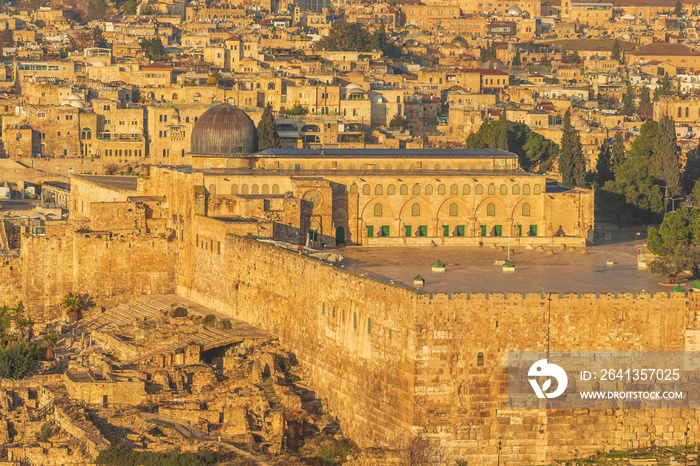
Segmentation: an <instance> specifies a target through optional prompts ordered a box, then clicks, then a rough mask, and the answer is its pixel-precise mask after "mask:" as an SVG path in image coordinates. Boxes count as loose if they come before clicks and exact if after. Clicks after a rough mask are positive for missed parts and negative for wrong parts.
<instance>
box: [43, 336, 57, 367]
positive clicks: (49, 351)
mask: <svg viewBox="0 0 700 466" xmlns="http://www.w3.org/2000/svg"><path fill="white" fill-rule="evenodd" d="M44 341H45V342H46V359H49V360H50V359H53V358H54V356H56V354H55V353H54V351H53V348H54V346H56V343H57V342H58V335H56V334H55V333H49V334H48V335H44Z"/></svg>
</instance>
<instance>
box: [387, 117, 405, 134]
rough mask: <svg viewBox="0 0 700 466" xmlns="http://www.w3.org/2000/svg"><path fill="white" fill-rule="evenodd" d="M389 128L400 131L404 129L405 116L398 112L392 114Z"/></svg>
mask: <svg viewBox="0 0 700 466" xmlns="http://www.w3.org/2000/svg"><path fill="white" fill-rule="evenodd" d="M389 128H391V129H394V130H401V131H403V130H405V129H406V118H405V117H403V116H402V115H399V114H396V115H394V118H392V119H391V121H390V122H389Z"/></svg>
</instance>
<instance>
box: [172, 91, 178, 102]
mask: <svg viewBox="0 0 700 466" xmlns="http://www.w3.org/2000/svg"><path fill="white" fill-rule="evenodd" d="M177 97H178V95H177V92H173V96H172V98H171V100H177Z"/></svg>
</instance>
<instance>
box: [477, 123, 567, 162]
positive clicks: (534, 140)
mask: <svg viewBox="0 0 700 466" xmlns="http://www.w3.org/2000/svg"><path fill="white" fill-rule="evenodd" d="M502 115H503V116H502V118H503V120H501V119H499V120H498V121H494V122H491V123H488V124H483V125H481V127H480V128H479V131H477V132H476V133H472V134H470V135H469V137H468V138H467V140H466V147H467V148H468V149H498V148H499V147H500V148H502V147H504V146H506V145H507V147H508V149H509V150H511V151H512V152H514V153H516V154H518V160H519V163H520V166H521V167H522V168H523V170H527V171H535V170H543V169H544V170H546V169H548V168H549V167H550V166H551V165H552V163H553V162H554V159H555V158H556V155H557V151H558V146H557V145H556V144H555V143H554V142H553V141H550V140H549V139H546V138H545V137H544V136H542V135H540V134H537V133H535V132H534V131H532V130H530V128H529V127H528V126H527V125H524V124H522V123H516V122H514V121H507V120H505V112H503V113H502ZM503 128H505V136H506V140H505V142H504V139H503V134H504V133H503Z"/></svg>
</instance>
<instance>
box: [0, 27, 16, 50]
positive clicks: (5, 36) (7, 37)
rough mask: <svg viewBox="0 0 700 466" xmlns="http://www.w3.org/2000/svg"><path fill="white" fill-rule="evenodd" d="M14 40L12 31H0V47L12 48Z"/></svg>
mask: <svg viewBox="0 0 700 466" xmlns="http://www.w3.org/2000/svg"><path fill="white" fill-rule="evenodd" d="M14 46H15V38H14V37H13V35H12V30H10V29H3V30H2V31H0V47H14Z"/></svg>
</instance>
